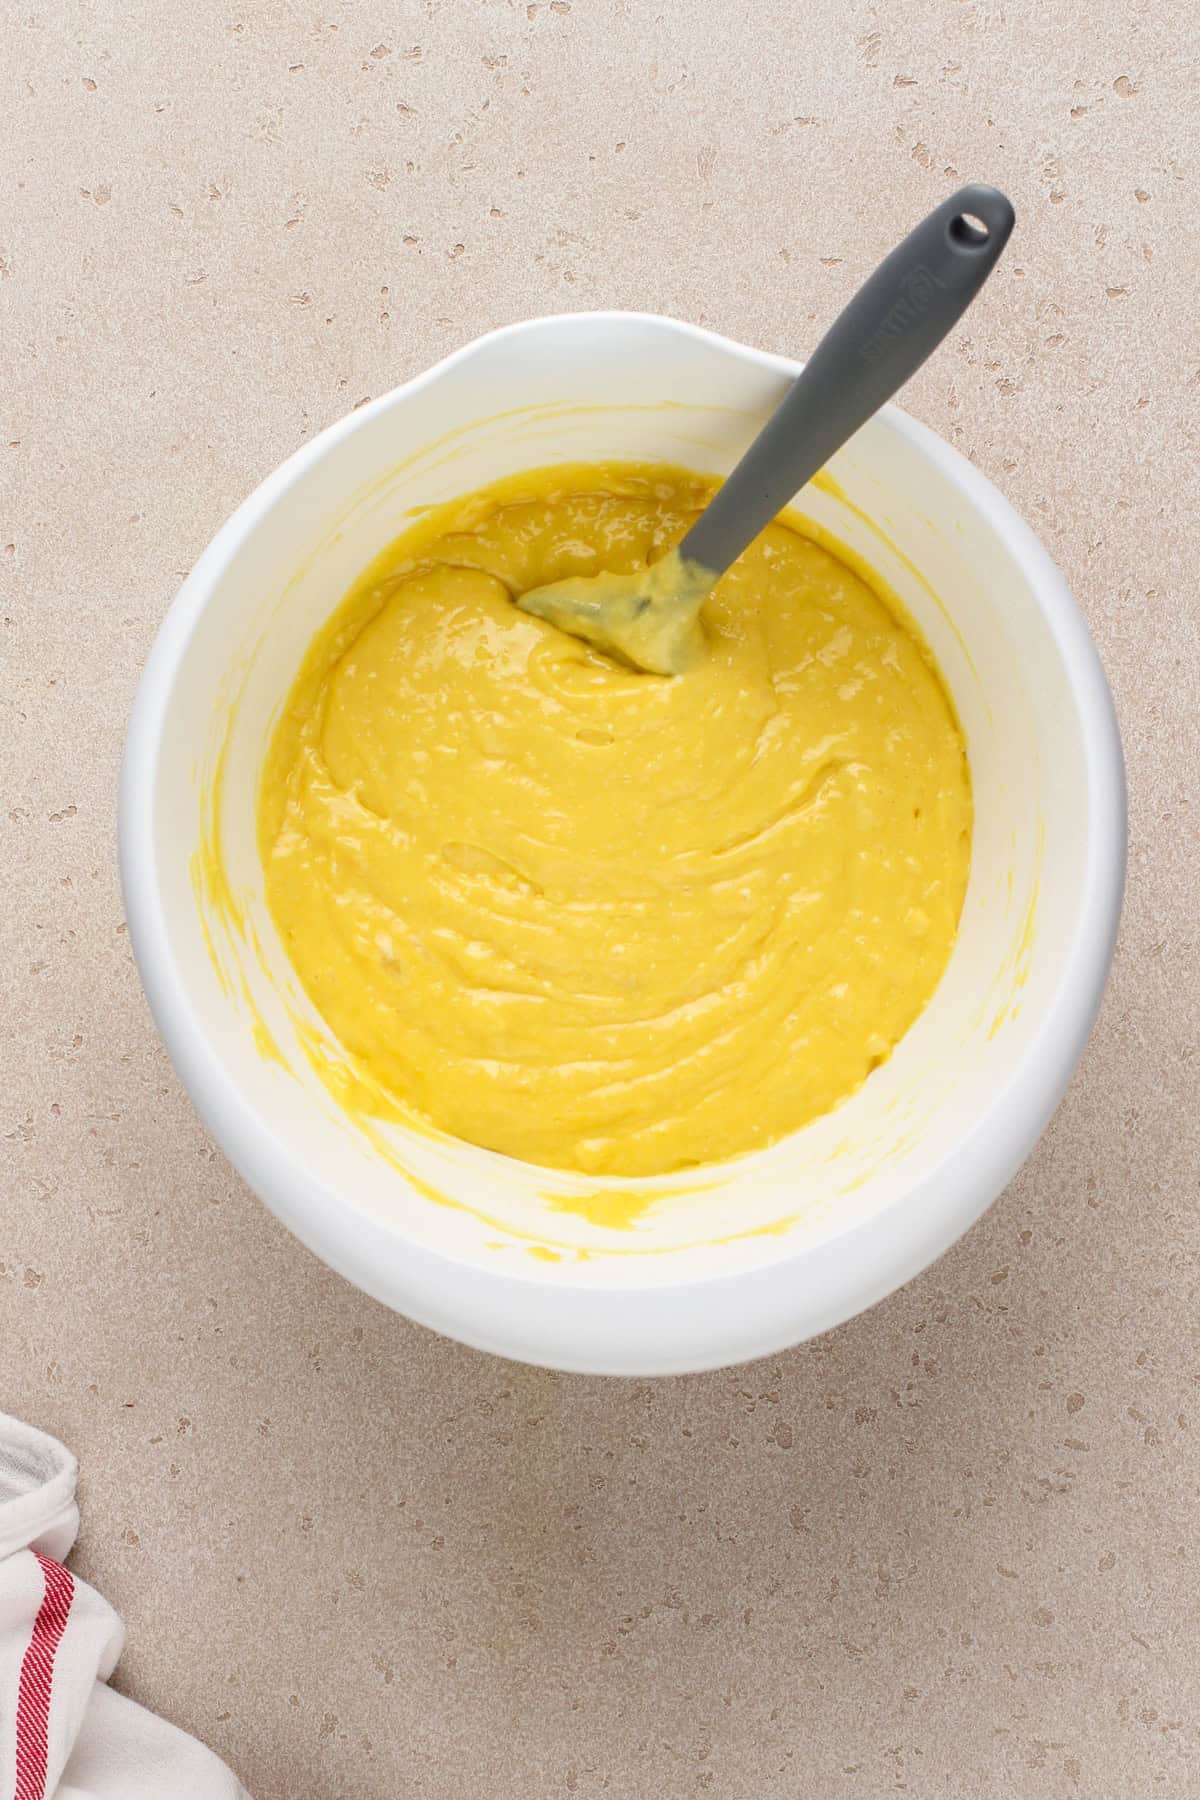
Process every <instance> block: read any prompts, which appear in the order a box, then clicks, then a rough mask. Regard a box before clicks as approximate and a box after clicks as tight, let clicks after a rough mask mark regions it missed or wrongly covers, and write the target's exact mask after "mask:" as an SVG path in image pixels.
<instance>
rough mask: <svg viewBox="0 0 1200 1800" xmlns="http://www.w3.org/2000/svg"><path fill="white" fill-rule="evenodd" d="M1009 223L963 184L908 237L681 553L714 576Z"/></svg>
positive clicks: (928, 336)
mask: <svg viewBox="0 0 1200 1800" xmlns="http://www.w3.org/2000/svg"><path fill="white" fill-rule="evenodd" d="M1013 219H1014V213H1013V209H1012V204H1011V202H1010V201H1009V200H1007V199H1006V198H1005V196H1004V195H1003V194H1002V193H1000V192H999V191H998V190H997V189H996V188H991V187H981V186H971V187H964V188H959V190H958V192H957V193H956V194H952V195H951V196H950V198H949V199H948V200H944V201H943V202H942V204H941V205H940V206H939V207H937V208H936V209H935V210H934V211H933V212H931V213H930V215H929V217H928V218H927V219H925V220H924V221H923V223H922V224H920V225H918V226H917V228H916V230H915V231H913V232H910V233H909V235H908V237H906V238H905V239H904V242H903V243H902V244H899V245H898V246H897V247H896V249H895V250H893V251H892V253H891V255H890V256H888V257H886V258H885V260H884V261H883V262H882V263H880V265H879V267H878V268H877V269H876V271H875V273H874V275H872V276H871V279H870V280H869V281H868V282H867V284H866V286H865V287H862V288H860V289H859V291H858V293H857V294H855V296H854V298H853V300H851V302H850V304H849V306H847V307H846V309H845V311H844V312H843V313H842V314H841V315H840V316H839V318H838V319H837V320H836V322H835V323H834V324H833V325H832V326H831V327H830V329H829V330H828V331H827V332H826V333H825V336H824V337H823V338H822V339H821V342H820V343H819V344H818V345H817V347H816V349H815V350H814V351H813V353H812V356H811V357H810V358H809V360H808V362H807V363H805V365H804V368H803V369H802V370H801V371H800V374H799V375H798V376H797V377H796V380H795V382H794V383H793V385H792V387H791V389H790V391H789V392H788V394H787V396H786V398H785V399H784V401H783V403H782V405H781V406H780V407H779V408H778V410H777V411H776V412H775V414H774V415H773V417H772V418H771V419H770V420H769V421H768V423H767V424H766V426H764V428H763V430H762V431H761V432H760V433H759V435H758V437H756V438H755V440H754V442H753V443H752V444H751V446H750V448H749V450H747V452H746V454H745V456H743V458H742V460H741V462H740V463H739V464H738V465H737V467H736V469H734V471H733V473H732V474H731V475H729V476H727V477H726V479H725V481H724V482H723V483H722V485H721V487H720V488H719V489H718V491H717V493H716V494H715V495H714V497H713V499H712V500H711V501H710V503H709V505H708V506H707V507H706V508H705V510H704V512H703V513H702V514H701V515H700V517H699V518H698V519H697V520H696V523H695V524H694V525H693V526H692V528H691V530H690V531H689V532H688V534H687V536H686V537H685V538H684V540H683V542H682V543H681V544H680V546H679V553H680V555H681V556H683V557H685V558H687V559H688V560H689V561H691V562H695V563H698V564H699V565H700V567H701V568H703V569H711V570H712V571H713V573H714V574H724V572H725V570H726V569H727V568H728V567H729V565H730V564H731V563H732V562H734V561H736V559H737V558H738V557H739V556H740V555H741V553H742V551H743V550H744V549H745V548H746V546H747V544H749V543H751V542H752V541H753V540H754V538H756V537H757V536H758V534H759V532H760V531H762V530H763V529H764V527H765V526H767V525H769V524H770V522H771V520H772V519H773V518H774V517H775V515H776V513H778V512H781V511H782V509H783V508H784V507H785V506H786V505H787V504H788V502H789V500H791V499H793V498H794V496H795V495H796V494H797V493H799V491H800V489H801V488H802V487H803V486H804V484H805V482H806V481H809V480H811V478H812V477H813V476H814V475H815V474H816V473H817V471H818V469H821V468H823V467H824V465H825V464H826V463H827V462H828V461H829V458H830V457H831V456H832V455H833V453H834V451H835V450H840V449H841V447H842V445H843V444H844V443H845V442H846V439H847V438H848V437H851V436H852V435H853V433H854V432H856V431H857V430H858V428H859V426H860V425H863V424H865V423H866V421H867V420H868V419H869V418H870V417H871V415H872V413H875V412H878V410H879V408H880V407H881V406H882V405H883V404H884V402H885V401H886V400H890V399H891V397H892V395H893V394H894V393H896V392H897V390H898V389H899V388H902V387H903V386H904V383H905V382H906V381H907V380H908V378H909V376H910V375H913V374H915V373H916V371H917V370H918V369H919V368H920V366H921V364H922V363H923V362H924V361H925V359H926V358H927V357H928V356H930V355H931V354H932V352H933V351H934V350H936V349H937V347H938V345H939V344H940V343H941V341H942V339H943V338H944V337H945V336H946V335H947V334H948V333H949V332H950V331H951V330H953V328H954V326H955V325H956V324H957V323H958V321H959V319H960V318H961V317H962V315H963V313H964V312H965V311H966V309H967V307H968V306H969V305H970V304H971V302H972V300H973V299H974V298H975V296H976V294H977V293H978V292H979V290H980V288H981V287H982V286H983V284H984V282H985V281H986V280H987V278H988V276H989V275H990V274H991V272H992V270H993V269H994V268H995V266H996V263H997V262H998V260H999V258H1000V252H1001V251H1002V250H1003V249H1004V246H1005V244H1006V243H1007V242H1008V239H1009V234H1010V232H1011V231H1012V228H1013ZM973 220H977V221H978V224H974V223H972V222H971V221H973Z"/></svg>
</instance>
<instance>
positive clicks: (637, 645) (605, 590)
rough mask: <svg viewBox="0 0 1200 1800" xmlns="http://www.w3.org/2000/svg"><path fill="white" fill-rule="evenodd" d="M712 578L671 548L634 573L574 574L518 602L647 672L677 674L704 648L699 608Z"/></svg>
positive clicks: (524, 607) (528, 611)
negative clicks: (654, 561) (655, 560)
mask: <svg viewBox="0 0 1200 1800" xmlns="http://www.w3.org/2000/svg"><path fill="white" fill-rule="evenodd" d="M715 580H716V577H715V576H714V575H713V573H712V571H711V570H709V569H702V568H701V567H700V565H699V563H694V562H689V561H687V560H685V559H684V558H683V557H681V556H680V554H679V552H678V551H677V550H670V551H668V552H667V554H666V556H664V557H661V558H660V559H659V561H658V562H656V563H651V565H650V567H649V568H648V569H638V570H636V571H635V572H634V573H633V574H632V575H609V574H605V573H602V574H599V575H572V576H569V577H568V578H567V580H565V581H552V582H548V583H547V585H546V586H545V587H538V588H530V590H529V592H528V593H527V594H522V595H521V597H520V599H519V600H518V601H517V605H518V606H519V607H520V608H521V610H522V611H523V612H527V613H533V614H534V615H535V616H536V617H537V618H539V619H545V620H546V621H547V623H548V624H551V625H556V626H557V627H558V629H559V630H560V631H566V632H569V633H570V634H571V636H572V637H577V638H583V640H584V641H585V642H586V643H589V644H593V645H595V647H596V649H597V650H603V651H605V652H606V654H607V655H609V656H615V657H617V658H619V659H620V661H622V662H626V663H631V664H632V665H633V667H634V668H635V669H645V670H646V671H647V672H648V673H649V674H652V675H679V674H682V672H683V671H684V670H685V669H686V668H687V667H688V665H689V664H690V663H692V662H694V661H695V660H696V658H697V656H698V655H699V653H700V650H701V648H702V646H703V641H704V639H703V634H702V632H701V629H700V608H701V606H702V605H703V603H704V600H705V599H706V597H707V595H708V594H709V592H710V591H711V589H712V586H713V583H714V581H715Z"/></svg>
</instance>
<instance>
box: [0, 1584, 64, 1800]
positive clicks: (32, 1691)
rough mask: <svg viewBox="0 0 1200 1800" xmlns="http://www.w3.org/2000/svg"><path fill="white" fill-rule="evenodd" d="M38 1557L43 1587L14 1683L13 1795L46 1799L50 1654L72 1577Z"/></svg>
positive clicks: (15, 1798) (61, 1626)
mask: <svg viewBox="0 0 1200 1800" xmlns="http://www.w3.org/2000/svg"><path fill="white" fill-rule="evenodd" d="M34 1554H35V1555H36V1554H37V1553H36V1551H35V1552H34ZM37 1560H38V1563H39V1564H40V1566H41V1571H42V1580H43V1582H44V1584H45V1589H44V1593H43V1596H42V1604H41V1606H40V1607H39V1608H38V1615H37V1618H36V1619H35V1620H34V1621H33V1635H32V1636H31V1637H30V1640H29V1643H28V1645H27V1647H26V1650H25V1657H24V1660H23V1661H22V1663H21V1679H20V1682H19V1683H18V1686H17V1785H16V1787H15V1788H14V1790H13V1800H45V1793H46V1762H47V1758H48V1754H49V1728H50V1689H51V1686H52V1685H53V1680H54V1656H55V1652H56V1651H57V1649H58V1646H59V1643H60V1641H61V1639H62V1634H63V1632H64V1631H65V1630H66V1627H67V1614H68V1613H69V1612H70V1610H71V1599H72V1596H73V1595H74V1592H75V1583H74V1581H73V1580H72V1578H71V1576H70V1575H69V1574H68V1573H67V1571H66V1569H64V1568H63V1566H62V1564H61V1563H56V1562H51V1561H50V1559H49V1557H47V1556H39V1557H38V1559H37Z"/></svg>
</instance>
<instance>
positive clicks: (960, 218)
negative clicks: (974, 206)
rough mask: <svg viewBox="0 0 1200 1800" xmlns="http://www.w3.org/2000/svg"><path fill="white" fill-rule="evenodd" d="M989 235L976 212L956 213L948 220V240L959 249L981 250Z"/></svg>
mask: <svg viewBox="0 0 1200 1800" xmlns="http://www.w3.org/2000/svg"><path fill="white" fill-rule="evenodd" d="M991 235H992V234H991V232H990V231H989V230H988V228H987V225H986V224H985V223H984V221H983V220H982V219H981V218H980V217H979V214H978V213H972V212H963V213H956V214H955V215H954V217H953V218H952V219H951V221H950V227H949V237H950V242H951V243H952V244H957V245H958V246H959V247H960V249H963V250H982V249H983V246H984V245H985V244H986V243H987V241H988V239H989V238H990V237H991Z"/></svg>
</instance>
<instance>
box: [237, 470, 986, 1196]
mask: <svg viewBox="0 0 1200 1800" xmlns="http://www.w3.org/2000/svg"><path fill="white" fill-rule="evenodd" d="M710 491H711V484H710V483H708V482H706V481H704V480H701V479H700V478H698V477H692V476H689V475H687V474H685V473H683V472H681V471H676V470H665V469H660V468H655V469H653V470H651V469H635V468H630V467H627V466H609V465H604V466H595V465H593V466H576V467H571V468H566V469H561V468H560V469H554V470H542V471H535V472H532V473H528V474H525V475H522V476H520V477H518V478H515V479H513V480H510V481H508V482H506V483H503V484H500V485H498V486H497V487H495V488H492V489H489V490H487V491H486V492H484V493H481V494H477V495H474V496H470V497H469V498H467V499H466V500H464V501H461V502H457V503H454V504H453V505H451V506H450V507H446V508H441V509H439V511H438V513H437V514H435V515H432V516H430V517H429V518H427V519H426V520H424V521H423V522H422V523H421V524H419V525H417V526H416V527H414V528H413V529H412V530H411V531H409V532H407V533H406V534H405V535H404V536H402V537H401V538H399V539H398V540H397V541H396V543H394V544H393V545H392V546H391V547H390V548H389V549H388V551H387V552H386V553H385V554H384V555H383V556H382V557H380V558H379V559H378V561H377V562H376V563H375V564H373V565H372V567H371V568H370V569H368V570H367V571H366V573H365V574H364V575H363V577H362V578H361V579H360V581H359V582H358V583H357V584H356V585H355V587H354V588H353V589H352V590H351V592H350V594H349V595H348V596H347V597H346V599H345V601H344V602H343V604H342V605H341V607H340V608H339V609H338V611H337V612H336V613H335V615H334V617H333V619H332V620H331V621H330V623H329V625H328V626H327V627H326V629H325V630H324V631H323V632H322V633H321V634H320V636H319V637H318V638H317V640H316V642H315V643H314V644H313V646H312V648H311V650H310V652H309V654H308V657H307V659H306V661H305V663H304V666H303V668H302V670H301V673H300V676H299V678H298V679H297V681H296V684H295V687H294V688H293V690H292V693H291V696H290V698H289V702H288V706H287V709H286V711H285V714H284V716H283V718H282V719H281V721H280V723H279V725H278V727H277V728H276V731H275V734H274V738H273V740H272V744H271V747H270V752H269V755H268V759H267V763H266V767H265V770H264V775H263V783H262V792H261V799H260V812H259V842H260V850H261V854H262V859H263V864H264V867H265V871H266V891H267V899H268V903H269V905H270V908H271V912H272V914H273V916H274V919H275V922H276V925H277V926H278V928H279V931H280V933H281V935H282V938H283V941H284V943H285V945H286V946H287V949H288V952H289V954H290V956H291V959H292V961H293V963H294V965H295V967H296V970H297V972H298V974H299V976H300V979H301V980H302V982H303V983H304V986H305V988H306V989H307V990H308V993H309V994H310V995H311V997H312V999H313V1001H314V1003H315V1004H316V1006H317V1008H318V1009H319V1011H320V1012H321V1013H322V1014H323V1016H324V1018H325V1019H326V1020H327V1022H328V1023H329V1025H330V1026H331V1027H332V1028H333V1030H334V1031H335V1032H336V1034H337V1035H338V1037H339V1038H340V1040H341V1042H342V1043H343V1044H344V1045H345V1047H346V1049H347V1050H348V1051H349V1052H350V1053H351V1054H352V1056H353V1057H355V1058H356V1059H358V1061H359V1063H360V1065H361V1066H362V1067H364V1068H365V1070H366V1071H367V1073H368V1074H369V1075H370V1076H371V1077H373V1078H374V1079H375V1080H376V1081H377V1082H378V1083H379V1084H380V1085H381V1086H382V1087H383V1088H385V1089H386V1090H387V1091H388V1092H389V1093H390V1094H392V1095H394V1096H395V1097H396V1099H397V1100H398V1101H399V1102H400V1103H401V1104H402V1106H403V1107H405V1108H407V1109H409V1110H410V1111H411V1112H413V1113H415V1114H416V1115H419V1116H420V1117H422V1118H424V1119H425V1120H427V1121H430V1122H432V1123H433V1124H434V1125H436V1126H438V1127H440V1128H441V1129H443V1130H445V1131H447V1132H450V1133H452V1134H454V1135H456V1136H458V1137H461V1138H465V1139H467V1140H469V1141H470V1142H472V1143H475V1144H482V1145H485V1146H487V1147H488V1148H490V1149H494V1150H500V1151H504V1152H506V1153H507V1154H508V1155H510V1156H516V1157H523V1158H525V1159H527V1160H529V1161H532V1162H536V1163H544V1164H551V1165H554V1166H557V1167H560V1168H574V1169H581V1170H586V1171H592V1172H604V1173H608V1174H614V1175H647V1174H658V1173H664V1172H666V1171H669V1170H675V1169H681V1168H687V1167H691V1166H693V1165H696V1164H700V1163H706V1162H711V1161H717V1160H720V1159H722V1158H724V1157H729V1156H733V1155H735V1154H737V1153H738V1152H741V1151H747V1150H752V1149H756V1148H758V1147H761V1146H763V1145H766V1144H770V1143H772V1142H773V1141H774V1140H776V1139H777V1138H779V1137H782V1136H783V1135H784V1134H785V1133H787V1132H790V1131H794V1130H795V1129H796V1128H797V1127H798V1126H801V1125H803V1124H805V1123H806V1121H808V1120H810V1119H813V1118H815V1117H816V1116H817V1115H819V1114H821V1113H823V1112H826V1111H828V1110H829V1109H830V1108H831V1107H833V1106H836V1105H837V1104H838V1102H839V1101H840V1100H842V1099H844V1098H845V1097H846V1096H847V1095H848V1094H851V1093H852V1092H853V1091H854V1090H855V1089H856V1088H857V1087H858V1086H859V1085H860V1084H861V1083H862V1081H863V1080H864V1079H865V1078H866V1076H867V1075H868V1074H869V1073H870V1071H871V1070H872V1069H873V1068H875V1067H876V1066H877V1065H878V1064H879V1063H881V1062H882V1061H883V1060H884V1059H885V1058H886V1057H887V1056H888V1054H889V1053H890V1051H891V1050H892V1047H893V1046H894V1045H895V1043H896V1042H897V1040H898V1039H899V1038H900V1037H901V1036H902V1035H903V1034H904V1032H905V1031H906V1030H907V1029H908V1027H909V1026H910V1025H911V1024H912V1022H913V1020H914V1019H915V1018H916V1017H917V1015H918V1014H919V1013H920V1012H921V1010H922V1008H923V1007H924V1006H925V1004H926V1002H927V1001H928V1000H929V997H930V995H931V994H932V992H933V989H934V987H935V986H936V984H937V982H938V979H939V977H940V976H941V974H942V971H943V969H944V968H945V966H946V962H947V959H948V957H949V954H950V949H951V945H952V943H953V940H954V935H955V930H956V927H957V923H958V916H959V911H960V908H961V906H962V899H963V892H964V889H965V886H966V878H967V865H968V859H969V842H970V824H971V798H970V783H969V777H968V773H967V764H966V757H965V753H964V748H963V742H962V737H961V734H960V732H959V729H958V726H957V724H956V722H955V719H954V716H953V714H952V711H951V708H950V705H949V703H948V701H947V698H946V695H945V692H944V691H943V689H942V686H941V684H940V681H939V679H938V676H937V673H936V671H935V669H934V667H933V664H932V662H931V660H930V658H929V656H928V653H927V652H926V651H925V649H924V647H923V646H922V644H921V643H920V641H919V640H918V638H917V636H916V634H915V631H914V629H913V627H912V626H911V624H910V623H908V622H906V621H904V620H903V619H902V618H901V616H900V614H899V610H898V608H896V607H895V605H894V603H891V604H886V603H885V602H884V600H883V599H882V598H880V596H879V595H878V594H877V593H876V592H874V591H873V590H872V588H871V587H869V586H868V585H867V583H866V582H865V581H864V580H863V579H861V578H860V576H859V575H857V574H855V573H854V572H852V570H851V569H850V568H849V567H848V566H847V565H846V564H845V563H844V562H842V561H840V560H839V559H838V558H837V557H835V556H834V555H833V554H832V553H831V552H830V551H829V550H827V549H825V548H823V547H821V546H820V545H819V544H817V543H815V542H814V541H813V540H812V539H811V538H810V537H807V536H805V535H803V532H802V529H801V528H800V527H799V524H798V522H795V521H793V522H792V523H788V522H786V521H781V522H777V523H776V524H774V525H772V526H771V527H770V528H769V530H768V531H766V532H765V533H764V534H763V536H762V537H761V538H760V539H759V540H758V541H757V542H756V543H755V544H754V545H753V546H752V547H751V549H750V550H749V551H747V553H746V554H745V556H744V557H743V558H742V559H741V560H740V561H739V563H738V564H737V565H736V566H735V567H734V569H733V570H732V571H731V572H730V573H729V574H728V575H727V576H726V577H725V578H724V579H723V580H722V581H721V583H720V584H719V586H718V587H717V588H716V590H715V592H714V593H713V595H712V597H711V599H710V600H709V601H708V603H707V605H706V608H705V612H704V630H705V639H706V643H705V648H704V652H703V654H702V656H701V657H700V659H699V661H698V662H697V663H696V665H695V666H694V667H693V668H691V669H690V670H689V671H688V673H686V674H685V675H682V676H677V677H670V676H665V677H664V676H657V675H646V674H640V673H636V672H634V671H633V670H631V669H628V668H625V667H622V666H619V665H618V664H617V663H615V662H612V661H610V660H609V659H607V658H606V657H605V656H603V655H602V654H601V653H600V652H598V651H596V650H593V649H591V648H589V647H588V646H587V645H585V644H583V643H581V642H580V641H579V640H578V639H576V638H572V637H567V636H565V635H563V634H562V633H561V632H559V631H557V630H556V629H555V628H554V627H553V626H550V625H547V624H545V623H544V622H543V621H542V620H540V619H536V618H531V617H529V616H528V615H527V614H525V613H523V612H520V611H518V610H517V608H516V607H515V606H514V604H513V597H514V595H515V594H517V593H520V592H523V591H524V590H525V589H527V588H530V587H533V586H535V585H536V584H539V583H542V582H547V581H555V580H558V579H560V578H562V577H564V576H567V575H570V574H576V573H579V574H587V573H591V572H593V571H595V570H597V569H601V568H609V569H613V570H630V569H634V568H636V567H638V566H640V565H644V564H645V563H646V562H647V561H649V560H652V559H654V558H656V557H658V556H660V555H661V554H662V553H663V551H664V550H666V549H667V548H668V547H669V546H670V545H671V544H673V543H674V542H676V541H677V540H678V539H679V538H680V537H681V536H682V535H683V533H684V531H685V530H686V529H687V527H688V525H689V524H690V523H691V521H692V520H693V518H694V517H695V516H696V514H697V513H698V512H699V510H700V508H701V507H702V505H703V504H704V500H705V498H706V497H707V494H708V493H709V492H710Z"/></svg>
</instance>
